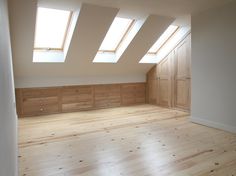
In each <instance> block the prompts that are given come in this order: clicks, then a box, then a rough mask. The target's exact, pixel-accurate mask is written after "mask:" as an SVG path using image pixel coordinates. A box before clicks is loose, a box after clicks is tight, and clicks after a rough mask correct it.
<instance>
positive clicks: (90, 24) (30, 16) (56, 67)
mask: <svg viewBox="0 0 236 176" xmlns="http://www.w3.org/2000/svg"><path fill="white" fill-rule="evenodd" d="M230 1H232V0H39V2H38V4H39V5H40V6H44V7H52V8H59V9H67V10H79V9H80V8H81V4H82V2H86V3H89V4H94V5H92V6H91V5H87V6H86V7H84V9H83V10H81V11H80V13H81V14H80V15H81V16H79V20H78V22H77V27H76V30H75V31H78V33H74V36H73V38H72V42H71V46H70V48H69V54H68V58H66V62H65V63H60V64H55V63H54V64H53V63H47V64H45V63H33V62H32V57H33V56H32V55H33V43H34V27H35V17H36V9H37V2H35V1H30V0H21V1H20V2H19V0H10V6H9V7H10V8H9V10H10V25H11V38H12V47H13V63H14V72H15V76H16V77H32V78H34V77H35V78H37V77H41V78H42V77H60V76H61V77H69V76H71V77H72V76H103V75H109V76H114V77H115V76H129V75H142V74H146V72H147V71H148V70H149V69H150V68H151V67H152V64H139V63H138V61H139V60H140V59H141V58H142V57H143V55H144V54H145V53H146V52H147V51H146V50H148V49H149V48H148V47H149V46H148V45H151V43H150V42H152V43H154V42H155V41H156V39H157V38H158V36H156V35H154V34H153V31H152V26H153V25H154V26H155V25H156V24H155V22H153V24H152V23H150V24H148V25H146V26H145V28H150V29H149V30H147V29H146V30H147V31H149V32H146V33H145V34H142V40H140V39H139V40H136V41H134V42H133V44H132V46H138V47H139V50H138V51H139V52H137V53H136V52H135V49H132V50H129V51H132V52H126V54H125V56H124V57H123V58H121V62H118V63H117V64H101V63H100V64H94V63H92V60H93V58H94V56H95V55H96V52H97V50H98V48H99V46H100V44H101V42H102V40H103V38H104V37H105V34H106V32H107V30H108V29H109V26H110V25H111V23H112V20H113V18H114V17H115V15H116V13H117V12H118V15H119V16H123V17H131V18H136V19H143V18H146V17H148V16H149V15H151V14H152V15H154V16H155V15H162V16H169V17H174V18H176V20H175V22H174V23H175V24H178V25H190V15H191V14H192V13H198V12H200V11H202V10H205V9H208V8H212V7H215V6H219V5H222V4H225V3H227V2H230ZM97 5H99V6H100V7H99V6H97ZM101 6H104V7H101ZM111 7H112V8H111ZM118 10H119V11H118ZM153 21H155V20H153ZM160 26H161V25H160ZM141 29H142V28H141ZM153 30H154V29H153ZM155 30H157V28H156V27H155ZM150 32H151V33H152V35H153V36H155V39H154V38H152V39H151V38H150V37H148V33H150ZM145 39H146V40H147V41H145ZM140 42H144V43H147V44H148V45H145V44H142V43H140ZM142 46H143V48H142ZM147 46H148V47H147ZM137 57H139V58H137Z"/></svg>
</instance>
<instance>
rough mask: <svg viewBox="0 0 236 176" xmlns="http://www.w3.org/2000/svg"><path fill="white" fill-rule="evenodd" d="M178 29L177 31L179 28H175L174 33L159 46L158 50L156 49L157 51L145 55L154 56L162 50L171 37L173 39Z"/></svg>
mask: <svg viewBox="0 0 236 176" xmlns="http://www.w3.org/2000/svg"><path fill="white" fill-rule="evenodd" d="M178 29H179V26H177V28H176V29H175V30H174V32H173V33H172V34H171V35H170V36H169V37H168V38H167V39H166V41H165V42H164V43H163V44H162V45H161V46H160V48H158V49H157V51H155V52H148V53H147V54H150V55H156V54H157V53H158V52H159V51H160V50H161V49H162V48H163V46H165V44H166V43H167V42H168V41H169V40H170V39H171V37H173V36H174V35H175V33H176V32H177V31H178Z"/></svg>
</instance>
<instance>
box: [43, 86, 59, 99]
mask: <svg viewBox="0 0 236 176" xmlns="http://www.w3.org/2000/svg"><path fill="white" fill-rule="evenodd" d="M59 94H60V89H59V88H45V89H42V90H41V96H42V97H58V96H59Z"/></svg>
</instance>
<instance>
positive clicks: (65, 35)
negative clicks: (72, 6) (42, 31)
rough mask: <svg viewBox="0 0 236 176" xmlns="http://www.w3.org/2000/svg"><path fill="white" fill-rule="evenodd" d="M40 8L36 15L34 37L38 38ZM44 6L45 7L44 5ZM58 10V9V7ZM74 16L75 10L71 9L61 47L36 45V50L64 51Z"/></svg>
mask: <svg viewBox="0 0 236 176" xmlns="http://www.w3.org/2000/svg"><path fill="white" fill-rule="evenodd" d="M38 8H40V7H38ZM38 8H37V16H36V24H35V34H34V35H35V36H34V39H36V29H37V24H38V22H37V19H38ZM42 8H44V7H42ZM48 9H50V8H48ZM56 10H58V9H56ZM72 16H73V12H72V11H69V18H68V21H67V25H66V30H65V33H64V37H63V42H62V46H61V48H51V47H34V50H36V51H64V48H65V43H66V38H67V36H68V33H69V29H70V26H71V22H72Z"/></svg>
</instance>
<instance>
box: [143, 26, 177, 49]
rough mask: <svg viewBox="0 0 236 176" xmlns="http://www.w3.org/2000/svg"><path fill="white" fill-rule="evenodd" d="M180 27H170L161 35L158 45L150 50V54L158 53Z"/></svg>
mask: <svg viewBox="0 0 236 176" xmlns="http://www.w3.org/2000/svg"><path fill="white" fill-rule="evenodd" d="M177 28H178V26H173V25H170V26H169V27H168V28H167V30H166V31H165V32H164V33H163V34H162V35H161V37H160V38H159V39H158V40H157V41H156V43H155V44H154V45H153V46H152V47H151V48H150V50H149V51H148V53H156V52H157V51H158V50H159V49H160V48H161V47H162V45H163V44H164V43H165V42H166V41H167V40H168V39H169V38H170V37H171V36H172V35H173V34H174V32H175V31H176V30H177Z"/></svg>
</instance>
